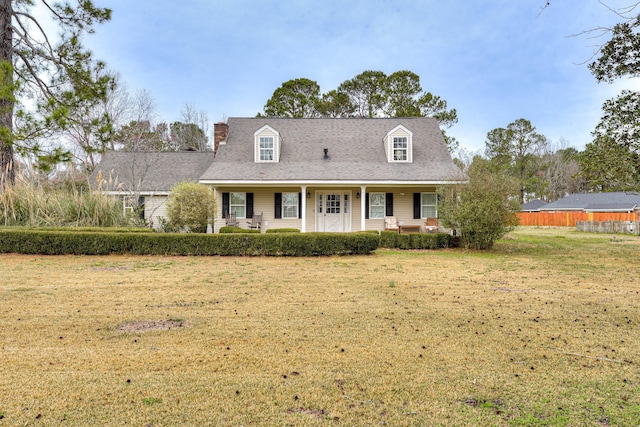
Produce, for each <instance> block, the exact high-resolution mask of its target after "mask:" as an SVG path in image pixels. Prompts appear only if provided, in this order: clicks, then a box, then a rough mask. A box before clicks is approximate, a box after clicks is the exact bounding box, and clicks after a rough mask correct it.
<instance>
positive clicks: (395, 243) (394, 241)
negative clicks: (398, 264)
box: [380, 231, 456, 249]
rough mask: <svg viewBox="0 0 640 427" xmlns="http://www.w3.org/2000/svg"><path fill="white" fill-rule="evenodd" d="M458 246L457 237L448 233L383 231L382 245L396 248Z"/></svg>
mask: <svg viewBox="0 0 640 427" xmlns="http://www.w3.org/2000/svg"><path fill="white" fill-rule="evenodd" d="M455 246H456V239H454V238H453V236H451V235H449V234H447V233H428V234H418V233H411V234H399V233H398V232H397V231H382V232H381V233H380V247H382V248H396V249H439V248H450V247H455Z"/></svg>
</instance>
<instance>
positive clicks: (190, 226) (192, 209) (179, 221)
mask: <svg viewBox="0 0 640 427" xmlns="http://www.w3.org/2000/svg"><path fill="white" fill-rule="evenodd" d="M167 215H168V216H169V222H170V224H171V225H172V226H173V227H175V228H176V229H179V230H186V231H190V232H193V233H204V232H206V231H207V224H208V222H209V218H213V217H214V216H215V200H214V198H213V193H212V191H211V189H209V187H207V186H206V185H202V184H198V183H196V182H179V183H178V184H176V185H175V186H174V187H173V188H172V189H171V192H170V193H169V199H168V200H167Z"/></svg>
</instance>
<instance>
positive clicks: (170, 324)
mask: <svg viewBox="0 0 640 427" xmlns="http://www.w3.org/2000/svg"><path fill="white" fill-rule="evenodd" d="M185 326H186V321H185V320H183V319H180V320H174V319H168V320H134V321H132V322H127V323H123V324H122V325H120V326H118V332H129V333H141V332H150V331H168V330H171V329H179V328H183V327H185Z"/></svg>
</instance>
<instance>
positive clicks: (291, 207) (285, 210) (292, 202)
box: [282, 193, 298, 219]
mask: <svg viewBox="0 0 640 427" xmlns="http://www.w3.org/2000/svg"><path fill="white" fill-rule="evenodd" d="M282 218H285V219H286V218H289V219H291V218H295V219H297V218H298V193H282Z"/></svg>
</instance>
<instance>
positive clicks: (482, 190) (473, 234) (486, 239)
mask: <svg viewBox="0 0 640 427" xmlns="http://www.w3.org/2000/svg"><path fill="white" fill-rule="evenodd" d="M469 177H470V180H469V183H468V184H466V185H461V186H458V187H448V188H446V189H440V190H439V194H440V196H441V197H440V199H441V200H442V201H441V203H440V205H439V209H438V212H439V215H440V219H441V220H442V223H443V225H444V226H445V227H448V228H451V229H453V230H456V232H457V234H458V235H459V237H460V240H461V244H463V245H464V246H465V247H467V248H473V249H491V248H492V247H493V244H494V242H495V241H496V240H498V239H499V238H501V237H502V236H504V235H505V234H506V233H508V232H509V231H511V230H512V229H513V227H514V226H516V225H517V224H518V217H517V216H516V214H515V212H516V211H517V210H518V209H519V206H518V202H517V199H516V198H515V197H513V195H514V194H516V193H517V188H515V187H514V184H513V182H512V181H509V179H508V178H505V177H503V176H500V175H498V174H495V173H491V172H490V171H486V170H477V171H474V170H473V169H470V171H469Z"/></svg>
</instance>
